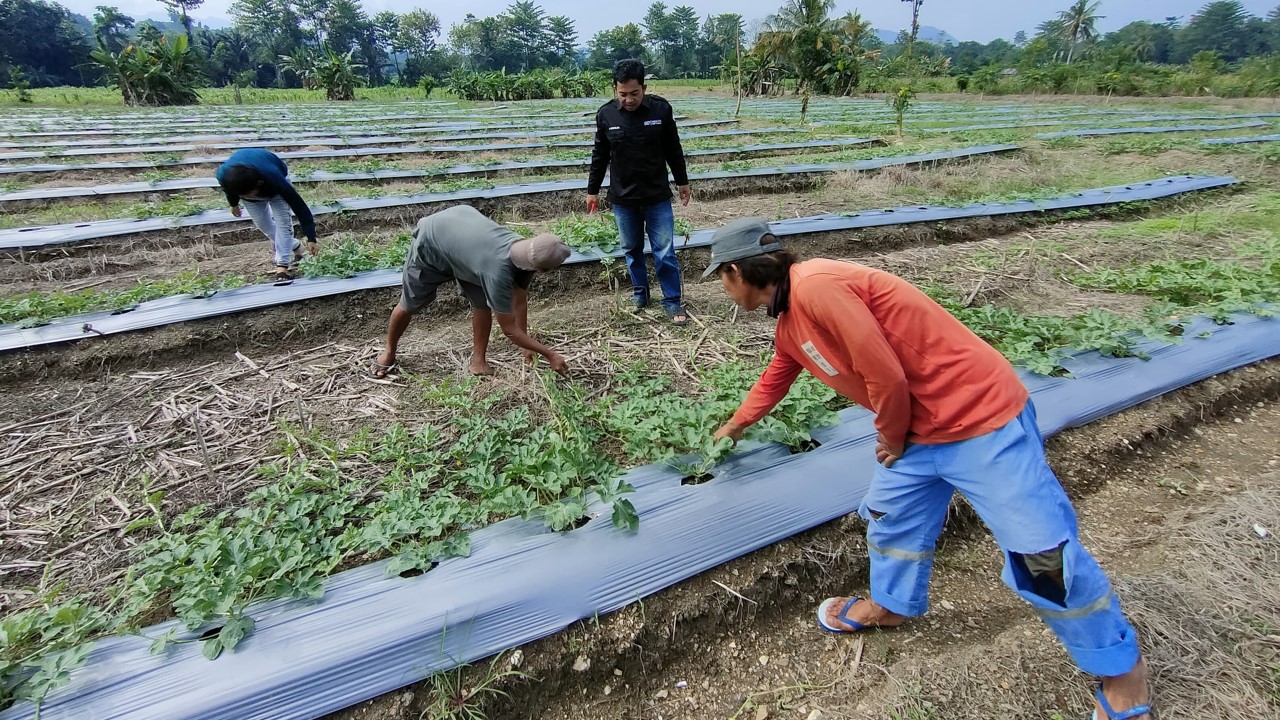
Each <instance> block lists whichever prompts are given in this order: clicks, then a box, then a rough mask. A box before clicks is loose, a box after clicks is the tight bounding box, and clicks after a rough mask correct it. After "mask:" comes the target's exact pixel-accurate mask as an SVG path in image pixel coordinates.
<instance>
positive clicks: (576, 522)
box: [551, 515, 591, 532]
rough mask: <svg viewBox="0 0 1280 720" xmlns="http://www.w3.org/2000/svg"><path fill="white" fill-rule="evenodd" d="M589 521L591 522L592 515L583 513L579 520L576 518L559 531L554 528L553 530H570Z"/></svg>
mask: <svg viewBox="0 0 1280 720" xmlns="http://www.w3.org/2000/svg"><path fill="white" fill-rule="evenodd" d="M589 522H591V516H590V515H583V516H582V517H580V518H578V519H577V520H574V521H573V522H571V523H569V524H568V525H566V526H565V528H564V529H563V530H559V531H556V530H552V531H551V532H569V531H570V530H577V529H578V528H580V527H582V526H583V525H586V524H587V523H589Z"/></svg>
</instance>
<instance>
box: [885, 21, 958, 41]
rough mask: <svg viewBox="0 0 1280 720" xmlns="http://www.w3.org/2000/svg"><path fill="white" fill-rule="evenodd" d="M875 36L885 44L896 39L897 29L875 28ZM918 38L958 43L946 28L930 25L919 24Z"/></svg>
mask: <svg viewBox="0 0 1280 720" xmlns="http://www.w3.org/2000/svg"><path fill="white" fill-rule="evenodd" d="M876 37H878V38H880V40H881V41H882V42H884V43H885V44H889V43H892V42H894V41H896V40H897V39H898V31H897V30H876ZM920 39H921V40H923V41H925V42H931V43H933V44H935V45H946V44H947V43H951V44H952V45H959V44H960V41H959V40H957V39H956V38H955V36H954V35H952V34H951V33H949V32H947V31H946V30H939V29H938V28H936V27H933V26H931V25H921V26H920Z"/></svg>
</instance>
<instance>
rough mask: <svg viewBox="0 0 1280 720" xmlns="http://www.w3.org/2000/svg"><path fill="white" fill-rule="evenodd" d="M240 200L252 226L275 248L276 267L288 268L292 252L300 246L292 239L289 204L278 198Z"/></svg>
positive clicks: (291, 220) (291, 216) (291, 217)
mask: <svg viewBox="0 0 1280 720" xmlns="http://www.w3.org/2000/svg"><path fill="white" fill-rule="evenodd" d="M242 200H243V207H244V210H245V212H247V213H249V217H250V218H252V219H253V224H254V225H256V226H257V227H258V229H259V230H261V231H262V234H263V235H266V236H267V238H268V239H269V240H271V243H272V245H274V246H275V256H276V265H277V266H278V267H289V265H290V264H292V263H293V253H294V251H295V250H297V249H298V246H299V245H301V243H299V242H298V241H297V240H294V239H293V214H292V212H291V211H290V210H289V203H287V202H285V200H284V198H282V197H279V196H277V197H273V198H269V199H266V200H250V199H248V198H243V199H242Z"/></svg>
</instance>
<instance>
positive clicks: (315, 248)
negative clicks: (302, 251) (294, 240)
mask: <svg viewBox="0 0 1280 720" xmlns="http://www.w3.org/2000/svg"><path fill="white" fill-rule="evenodd" d="M307 254H308V255H310V256H311V257H315V256H317V255H319V254H320V243H317V242H316V241H315V240H308V241H307Z"/></svg>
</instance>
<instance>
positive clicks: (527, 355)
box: [520, 350, 538, 365]
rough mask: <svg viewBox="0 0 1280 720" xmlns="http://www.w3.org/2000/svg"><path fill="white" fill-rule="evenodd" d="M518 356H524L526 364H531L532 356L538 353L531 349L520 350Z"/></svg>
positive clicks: (536, 355)
mask: <svg viewBox="0 0 1280 720" xmlns="http://www.w3.org/2000/svg"><path fill="white" fill-rule="evenodd" d="M520 356H521V357H523V358H524V361H525V363H526V364H529V365H532V364H533V361H534V358H536V357H538V353H536V352H534V351H532V350H521V351H520Z"/></svg>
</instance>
